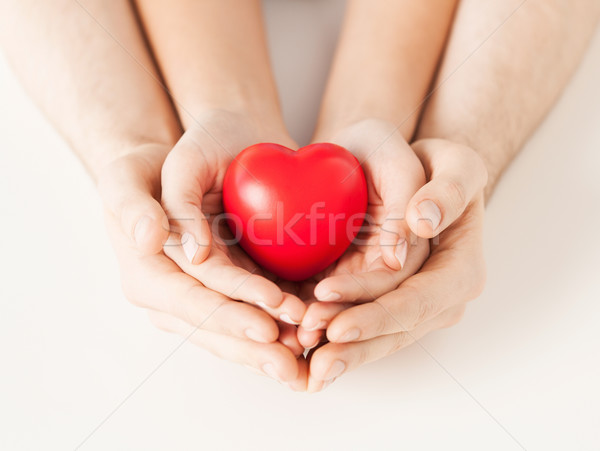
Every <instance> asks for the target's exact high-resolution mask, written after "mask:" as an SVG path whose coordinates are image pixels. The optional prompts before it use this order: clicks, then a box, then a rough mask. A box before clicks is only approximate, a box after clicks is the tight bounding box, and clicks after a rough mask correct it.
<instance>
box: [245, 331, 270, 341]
mask: <svg viewBox="0 0 600 451" xmlns="http://www.w3.org/2000/svg"><path fill="white" fill-rule="evenodd" d="M244 334H246V337H248V338H249V339H250V340H252V341H258V342H263V341H265V340H263V338H262V337H261V336H260V334H259V333H258V332H257V331H255V330H254V329H252V328H248V329H246V330H245V331H244Z"/></svg>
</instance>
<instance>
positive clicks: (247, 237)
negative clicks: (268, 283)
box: [223, 143, 367, 281]
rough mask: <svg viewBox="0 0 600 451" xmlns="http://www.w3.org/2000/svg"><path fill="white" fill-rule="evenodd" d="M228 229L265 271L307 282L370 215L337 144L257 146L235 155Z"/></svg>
mask: <svg viewBox="0 0 600 451" xmlns="http://www.w3.org/2000/svg"><path fill="white" fill-rule="evenodd" d="M223 206H224V208H225V213H226V214H227V215H226V216H227V223H228V224H229V227H230V228H231V231H232V232H233V234H234V236H235V237H236V239H238V240H239V244H240V245H241V246H242V248H243V249H244V250H245V251H246V252H247V253H248V254H249V255H250V256H251V257H252V258H253V259H254V261H256V262H257V263H258V264H260V265H261V266H262V267H263V268H265V269H267V270H269V271H271V272H273V273H274V274H276V275H278V276H280V277H282V278H284V279H287V280H293V281H298V280H304V279H307V278H308V277H311V276H313V275H315V274H317V273H318V272H320V271H322V270H323V269H325V268H326V267H327V266H329V265H330V264H331V263H333V262H334V261H335V260H337V259H338V258H339V257H340V256H341V255H342V254H343V253H344V251H345V250H346V248H347V247H348V246H349V245H350V243H351V242H352V240H353V239H354V238H355V237H356V235H357V233H358V231H359V229H360V226H361V225H362V222H363V219H364V215H365V212H366V208H367V183H366V180H365V175H364V173H363V171H362V169H361V167H360V163H359V162H358V160H357V159H356V158H355V157H354V155H352V154H351V153H350V152H348V151H347V150H346V149H344V148H343V147H340V146H337V145H335V144H328V143H323V144H311V145H310V146H306V147H303V148H301V149H300V150H298V151H293V150H291V149H288V148H287V147H283V146H280V145H278V144H267V143H263V144H256V145H254V146H250V147H248V148H247V149H245V150H243V151H242V152H240V154H239V155H238V156H237V157H236V158H235V159H234V160H233V162H232V163H231V165H230V166H229V168H228V169H227V173H226V174H225V179H224V181H223Z"/></svg>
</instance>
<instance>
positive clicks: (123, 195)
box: [98, 144, 169, 255]
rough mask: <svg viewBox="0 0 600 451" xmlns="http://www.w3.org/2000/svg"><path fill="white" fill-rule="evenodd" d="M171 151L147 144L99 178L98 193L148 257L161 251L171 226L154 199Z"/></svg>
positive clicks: (125, 232)
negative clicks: (165, 162)
mask: <svg viewBox="0 0 600 451" xmlns="http://www.w3.org/2000/svg"><path fill="white" fill-rule="evenodd" d="M167 153H168V148H167V147H166V146H161V145H154V144H146V145H143V146H140V147H139V148H138V149H136V151H135V152H133V153H130V154H127V155H125V156H123V157H120V158H118V159H117V160H115V161H113V162H112V163H110V164H109V165H108V166H106V167H105V168H104V169H103V170H102V171H101V172H100V174H99V177H98V190H99V192H100V196H101V197H102V200H103V202H104V204H105V205H106V207H107V208H108V209H109V210H110V211H111V212H112V213H113V214H114V215H115V217H116V218H117V220H118V221H119V223H120V224H121V230H122V231H123V233H124V234H125V235H126V236H127V237H128V238H129V239H130V240H131V242H132V243H133V244H134V245H135V247H136V248H137V249H138V250H139V251H140V252H141V253H142V254H145V255H150V254H156V253H158V252H160V251H161V250H162V247H163V244H164V243H165V241H166V240H167V238H168V236H169V222H168V220H167V216H166V214H165V212H164V211H163V209H162V207H161V205H160V203H159V202H158V201H157V200H156V199H155V198H154V196H155V195H157V193H158V192H159V191H160V171H161V167H162V163H163V161H164V158H165V156H166V154H167Z"/></svg>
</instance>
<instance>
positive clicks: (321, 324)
mask: <svg viewBox="0 0 600 451" xmlns="http://www.w3.org/2000/svg"><path fill="white" fill-rule="evenodd" d="M308 324H312V326H308V327H307V326H305V325H302V328H303V329H304V330H307V331H309V332H312V331H313V330H318V329H325V328H326V327H327V321H324V320H321V321H319V322H318V323H316V324H315V323H311V322H309V323H308Z"/></svg>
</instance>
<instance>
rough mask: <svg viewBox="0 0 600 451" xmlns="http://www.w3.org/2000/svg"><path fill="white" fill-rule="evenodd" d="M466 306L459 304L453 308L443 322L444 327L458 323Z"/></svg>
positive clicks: (463, 314)
mask: <svg viewBox="0 0 600 451" xmlns="http://www.w3.org/2000/svg"><path fill="white" fill-rule="evenodd" d="M465 310H466V306H465V305H461V306H459V307H457V308H455V309H453V311H452V313H451V314H450V315H448V319H447V321H446V323H445V327H452V326H455V325H456V324H458V323H459V322H460V321H461V320H462V319H463V316H465Z"/></svg>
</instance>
